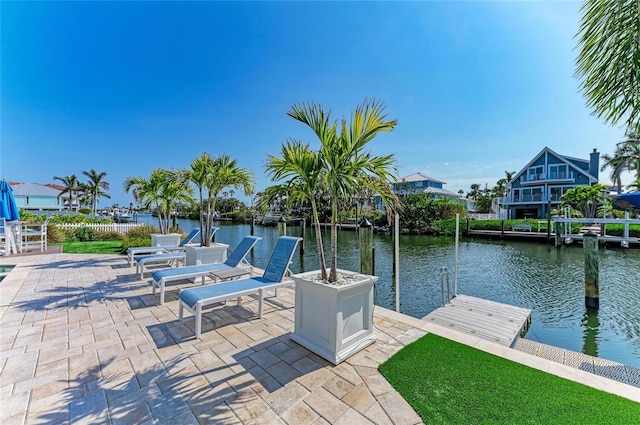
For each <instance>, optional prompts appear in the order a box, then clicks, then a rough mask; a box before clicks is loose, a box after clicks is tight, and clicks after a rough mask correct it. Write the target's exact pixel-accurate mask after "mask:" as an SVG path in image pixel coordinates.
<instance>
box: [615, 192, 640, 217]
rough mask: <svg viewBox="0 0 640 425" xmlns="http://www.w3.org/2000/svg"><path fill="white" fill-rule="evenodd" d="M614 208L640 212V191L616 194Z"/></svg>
mask: <svg viewBox="0 0 640 425" xmlns="http://www.w3.org/2000/svg"><path fill="white" fill-rule="evenodd" d="M612 203H613V208H615V209H617V210H631V211H637V212H640V191H638V192H630V193H623V194H622V195H618V196H614V197H613V200H612Z"/></svg>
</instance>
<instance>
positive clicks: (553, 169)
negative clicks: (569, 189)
mask: <svg viewBox="0 0 640 425" xmlns="http://www.w3.org/2000/svg"><path fill="white" fill-rule="evenodd" d="M549 178H550V179H551V180H560V179H567V178H569V170H568V167H567V164H555V165H549Z"/></svg>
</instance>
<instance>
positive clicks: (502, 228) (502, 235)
mask: <svg viewBox="0 0 640 425" xmlns="http://www.w3.org/2000/svg"><path fill="white" fill-rule="evenodd" d="M500 239H502V240H503V239H504V220H502V221H501V222H500Z"/></svg>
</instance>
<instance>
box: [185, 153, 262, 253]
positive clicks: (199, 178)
mask: <svg viewBox="0 0 640 425" xmlns="http://www.w3.org/2000/svg"><path fill="white" fill-rule="evenodd" d="M177 179H178V180H179V181H182V182H191V183H193V184H194V185H195V186H196V188H197V190H198V197H199V198H198V199H199V202H200V238H201V243H202V245H203V246H210V245H211V227H212V225H213V215H214V213H215V208H216V200H217V199H218V196H219V194H220V193H221V192H222V191H223V190H224V189H225V188H227V187H234V188H236V189H238V188H241V187H242V188H243V189H244V193H245V195H247V196H248V195H250V194H251V193H252V192H253V185H254V178H253V173H252V172H251V171H250V170H248V169H246V168H241V167H238V163H237V161H236V160H232V159H231V158H230V157H229V156H228V155H221V156H219V157H216V158H213V157H212V156H211V155H209V154H208V153H206V152H204V153H203V154H202V155H201V156H200V157H198V158H196V159H194V160H193V161H191V168H190V169H186V170H180V171H179V172H178V173H177ZM205 194H206V196H207V197H206V198H205V197H204V196H205Z"/></svg>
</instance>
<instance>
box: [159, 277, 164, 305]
mask: <svg viewBox="0 0 640 425" xmlns="http://www.w3.org/2000/svg"><path fill="white" fill-rule="evenodd" d="M160 304H164V280H163V281H161V282H160Z"/></svg>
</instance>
